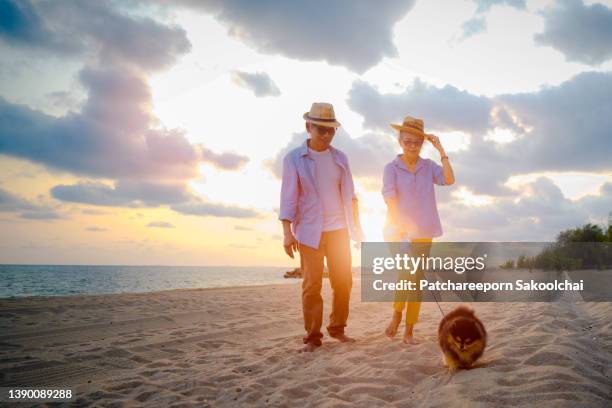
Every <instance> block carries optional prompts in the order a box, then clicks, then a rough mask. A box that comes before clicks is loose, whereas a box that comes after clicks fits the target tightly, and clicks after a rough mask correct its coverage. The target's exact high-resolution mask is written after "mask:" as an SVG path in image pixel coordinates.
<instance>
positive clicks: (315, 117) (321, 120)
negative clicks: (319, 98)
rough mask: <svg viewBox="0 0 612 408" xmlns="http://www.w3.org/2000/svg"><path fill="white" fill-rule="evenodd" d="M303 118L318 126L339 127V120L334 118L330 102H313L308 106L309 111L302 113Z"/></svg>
mask: <svg viewBox="0 0 612 408" xmlns="http://www.w3.org/2000/svg"><path fill="white" fill-rule="evenodd" d="M304 120H306V122H310V123H314V124H315V125H318V126H327V127H334V128H337V127H340V122H338V121H337V120H336V114H335V113H334V107H333V106H332V105H331V103H322V102H315V103H313V104H312V106H311V107H310V112H306V113H305V114H304Z"/></svg>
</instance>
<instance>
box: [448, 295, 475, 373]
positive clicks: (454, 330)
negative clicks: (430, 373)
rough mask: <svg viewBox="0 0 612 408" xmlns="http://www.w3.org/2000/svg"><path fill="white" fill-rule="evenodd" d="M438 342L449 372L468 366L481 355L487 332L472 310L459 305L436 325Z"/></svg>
mask: <svg viewBox="0 0 612 408" xmlns="http://www.w3.org/2000/svg"><path fill="white" fill-rule="evenodd" d="M438 344H439V345H440V350H442V354H443V360H444V362H445V364H446V365H447V366H448V369H449V371H450V372H454V371H455V370H457V369H459V368H470V367H472V366H473V365H474V363H475V362H476V360H478V359H479V358H480V356H482V353H483V352H484V350H485V347H486V345H487V332H486V330H485V328H484V325H483V324H482V322H481V321H480V320H479V319H478V318H477V317H476V316H475V315H474V311H473V310H472V309H469V308H467V307H465V306H459V307H457V308H456V309H455V310H453V311H452V312H450V313H449V314H447V315H446V316H444V318H443V319H442V321H441V322H440V326H439V327H438Z"/></svg>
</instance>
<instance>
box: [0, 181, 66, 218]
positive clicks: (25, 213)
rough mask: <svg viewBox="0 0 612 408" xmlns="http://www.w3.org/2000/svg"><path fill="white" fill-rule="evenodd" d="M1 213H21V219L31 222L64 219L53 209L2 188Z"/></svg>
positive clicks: (0, 196) (0, 189) (0, 195)
mask: <svg viewBox="0 0 612 408" xmlns="http://www.w3.org/2000/svg"><path fill="white" fill-rule="evenodd" d="M0 212H19V213H20V214H19V217H20V218H24V219H29V220H56V219H61V218H63V217H62V216H61V215H60V214H59V213H57V212H56V211H55V210H53V209H52V208H49V207H47V206H44V205H38V204H35V203H32V202H30V201H29V200H26V199H24V198H21V197H19V196H18V195H16V194H13V193H11V192H9V191H7V190H5V189H3V188H0Z"/></svg>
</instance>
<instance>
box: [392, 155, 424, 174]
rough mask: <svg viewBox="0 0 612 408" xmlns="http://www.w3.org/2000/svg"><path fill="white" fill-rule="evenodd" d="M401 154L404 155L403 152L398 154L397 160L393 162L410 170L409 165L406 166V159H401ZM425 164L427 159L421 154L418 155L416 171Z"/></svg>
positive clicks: (403, 168)
mask: <svg viewBox="0 0 612 408" xmlns="http://www.w3.org/2000/svg"><path fill="white" fill-rule="evenodd" d="M401 156H402V155H401V154H398V155H397V156H396V157H395V160H393V163H394V164H395V165H396V166H397V167H399V168H400V169H402V170H405V171H408V172H409V171H410V170H408V166H406V163H404V161H403V160H402V159H401ZM424 165H425V160H424V159H422V158H421V156H419V157H417V161H416V165H415V166H414V172H415V173H416V172H417V171H419V169H420V168H421V167H423V166H424Z"/></svg>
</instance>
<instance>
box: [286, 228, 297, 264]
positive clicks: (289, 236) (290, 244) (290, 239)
mask: <svg viewBox="0 0 612 408" xmlns="http://www.w3.org/2000/svg"><path fill="white" fill-rule="evenodd" d="M283 247H284V248H285V253H286V254H287V255H289V257H290V258H292V259H293V252H298V251H299V249H298V242H297V240H296V239H295V237H294V236H293V233H291V232H286V233H285V238H284V239H283Z"/></svg>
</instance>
